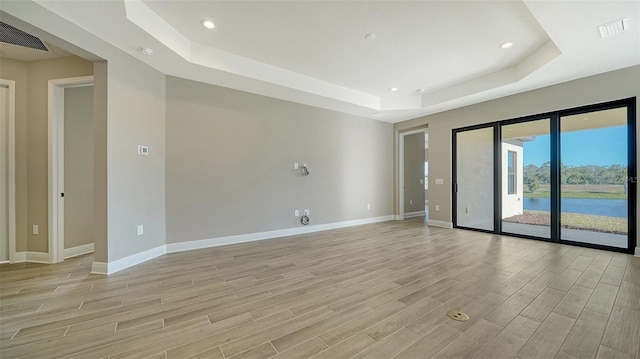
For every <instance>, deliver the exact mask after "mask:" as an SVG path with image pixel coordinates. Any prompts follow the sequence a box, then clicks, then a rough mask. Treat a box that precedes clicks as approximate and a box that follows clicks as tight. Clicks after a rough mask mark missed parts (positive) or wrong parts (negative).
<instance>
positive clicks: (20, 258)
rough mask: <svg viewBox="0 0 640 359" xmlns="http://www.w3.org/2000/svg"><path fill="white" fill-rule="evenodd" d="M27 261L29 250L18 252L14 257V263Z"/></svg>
mask: <svg viewBox="0 0 640 359" xmlns="http://www.w3.org/2000/svg"><path fill="white" fill-rule="evenodd" d="M26 261H27V252H16V253H15V256H14V257H13V263H22V262H26Z"/></svg>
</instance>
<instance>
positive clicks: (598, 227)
mask: <svg viewBox="0 0 640 359" xmlns="http://www.w3.org/2000/svg"><path fill="white" fill-rule="evenodd" d="M504 221H505V222H511V223H522V224H532V225H538V226H549V225H550V223H551V218H550V214H549V212H544V211H524V214H521V215H517V216H513V217H509V218H505V219H504ZM560 223H562V228H569V229H580V230H586V231H593V232H602V233H616V234H627V219H626V218H618V217H605V216H594V215H591V214H580V213H562V214H561V215H560Z"/></svg>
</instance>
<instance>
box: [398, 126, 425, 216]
mask: <svg viewBox="0 0 640 359" xmlns="http://www.w3.org/2000/svg"><path fill="white" fill-rule="evenodd" d="M428 141H429V134H428V131H427V129H426V128H421V129H415V130H411V131H407V132H401V133H399V134H398V145H399V147H398V154H399V156H398V163H399V171H398V194H399V196H398V199H399V200H398V207H399V216H398V217H399V219H406V218H414V217H424V218H425V221H428V218H429V216H428V202H429V192H428V146H429V145H428V143H429V142H428Z"/></svg>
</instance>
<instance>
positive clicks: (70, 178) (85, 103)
mask: <svg viewBox="0 0 640 359" xmlns="http://www.w3.org/2000/svg"><path fill="white" fill-rule="evenodd" d="M64 214H65V216H64V247H65V248H73V247H77V246H81V245H85V244H90V243H93V86H85V87H74V88H67V89H65V90H64Z"/></svg>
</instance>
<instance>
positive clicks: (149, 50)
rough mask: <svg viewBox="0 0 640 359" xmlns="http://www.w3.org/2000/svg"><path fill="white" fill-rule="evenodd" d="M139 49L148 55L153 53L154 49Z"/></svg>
mask: <svg viewBox="0 0 640 359" xmlns="http://www.w3.org/2000/svg"><path fill="white" fill-rule="evenodd" d="M138 51H140V53H142V54H143V55H147V56H149V55H151V54H153V50H151V49H150V48H148V47H139V48H138Z"/></svg>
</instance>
